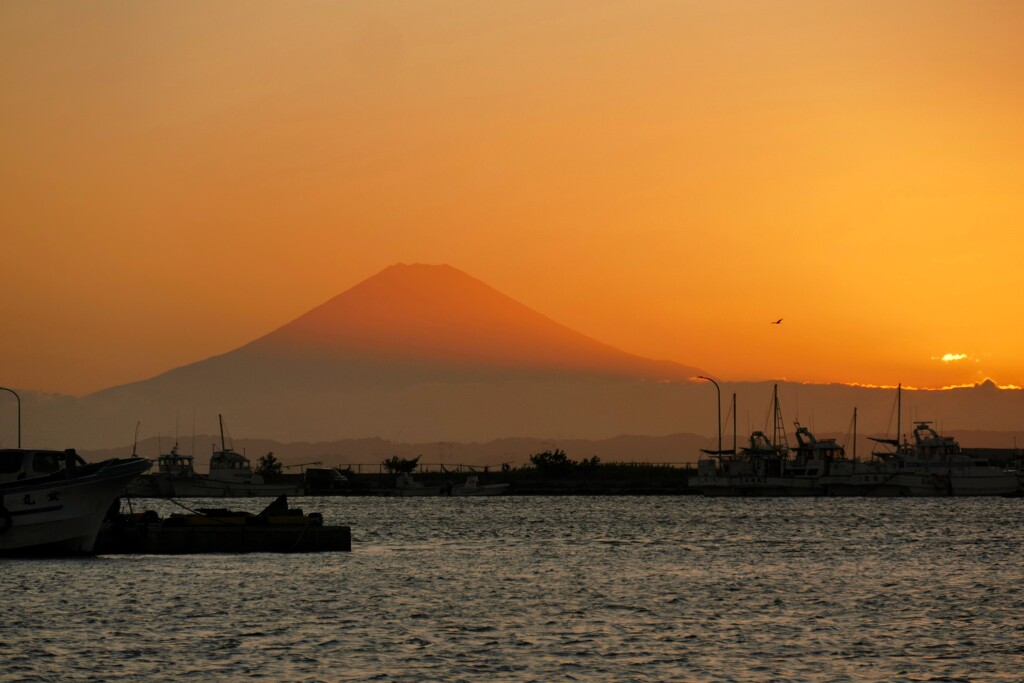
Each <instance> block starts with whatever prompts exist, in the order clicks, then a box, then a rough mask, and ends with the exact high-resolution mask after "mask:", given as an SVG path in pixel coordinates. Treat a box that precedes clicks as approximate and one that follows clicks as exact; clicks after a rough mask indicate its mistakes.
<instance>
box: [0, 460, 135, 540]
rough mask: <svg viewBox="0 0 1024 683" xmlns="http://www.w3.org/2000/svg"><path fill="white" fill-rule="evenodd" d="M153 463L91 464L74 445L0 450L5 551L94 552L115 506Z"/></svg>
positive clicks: (1, 527)
mask: <svg viewBox="0 0 1024 683" xmlns="http://www.w3.org/2000/svg"><path fill="white" fill-rule="evenodd" d="M149 467H150V463H149V461H148V460H145V459H143V458H131V459H113V460H106V461H103V462H99V463H92V464H87V463H86V462H85V461H84V460H82V458H81V457H79V456H78V454H77V453H75V451H74V450H73V449H69V450H66V451H51V450H31V449H20V448H19V449H5V450H0V554H18V555H20V554H58V555H60V554H80V553H91V552H92V551H93V545H94V544H95V542H96V535H97V534H98V533H99V529H100V525H101V524H102V522H103V518H104V516H105V515H106V513H107V510H108V509H109V508H110V506H111V504H112V503H113V502H114V500H115V499H116V498H117V497H118V494H119V493H120V492H121V491H123V490H124V487H125V485H126V484H127V483H128V482H129V481H131V480H132V479H134V478H135V477H137V476H138V475H140V474H142V473H143V472H145V471H146V470H148V469H149Z"/></svg>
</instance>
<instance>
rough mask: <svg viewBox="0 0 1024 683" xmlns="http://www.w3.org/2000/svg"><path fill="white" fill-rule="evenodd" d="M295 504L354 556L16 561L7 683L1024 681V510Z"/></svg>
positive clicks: (979, 504)
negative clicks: (348, 542)
mask: <svg viewBox="0 0 1024 683" xmlns="http://www.w3.org/2000/svg"><path fill="white" fill-rule="evenodd" d="M267 502H268V501H265V500H235V501H230V504H231V507H233V508H235V509H249V510H252V511H258V510H259V509H261V508H262V507H263V505H265V504H266V503H267ZM291 502H292V505H293V507H302V508H304V509H305V510H306V511H307V512H309V511H320V512H322V513H323V514H324V518H325V522H326V523H328V524H348V525H350V526H351V527H352V533H353V548H352V552H351V553H325V554H314V555H267V554H257V555H195V556H106V557H96V558H86V559H67V560H5V561H0V595H2V596H3V597H2V601H3V602H2V605H3V612H2V619H0V680H5V681H7V680H10V681H16V680H26V681H78V680H102V681H181V680H188V679H192V680H201V681H212V680H216V681H231V680H250V679H264V680H272V681H348V680H385V681H421V680H444V681H449V680H450V681H458V680H463V681H492V680H502V681H557V680H568V681H571V680H581V681H593V680H615V681H623V680H631V681H665V680H681V681H689V680H693V681H770V680H777V681H822V680H828V681H846V680H858V681H859V680H864V681H880V680H886V681H959V680H963V681H1020V680H1024V549H1022V548H1024V543H1022V542H1024V523H1022V522H1024V500H1022V499H984V500H982V499H977V500H968V499H945V500H943V499H924V500H906V499H891V500H885V499H881V500H878V499H876V500H870V499H852V500H850V499H844V500H837V499H812V500H788V499H777V500H772V499H765V500H757V499H724V500H708V499H703V498H699V497H636V498H633V497H624V498H619V497H604V498H600V497H593V498H591V497H550V498H532V497H503V498H479V499H473V498H463V499H459V498H421V499H415V498H395V499H388V498H333V499H332V498H301V499H294V500H293V501H291ZM140 503H141V504H142V505H144V506H145V507H149V508H153V509H157V510H158V511H160V512H161V514H168V513H170V512H172V511H175V510H176V509H177V508H175V507H174V506H173V505H171V504H170V503H168V502H166V501H150V500H144V501H136V507H138V505H139V504H140ZM188 504H189V505H190V506H210V502H209V501H205V502H204V501H188ZM219 504H220V502H218V503H217V505H219Z"/></svg>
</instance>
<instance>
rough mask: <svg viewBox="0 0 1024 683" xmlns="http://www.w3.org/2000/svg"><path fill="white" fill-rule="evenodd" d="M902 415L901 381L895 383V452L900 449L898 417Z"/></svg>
mask: <svg viewBox="0 0 1024 683" xmlns="http://www.w3.org/2000/svg"><path fill="white" fill-rule="evenodd" d="M901 417H903V383H902V382H901V383H899V384H897V385H896V452H897V453H899V452H900V451H901V449H902V446H901V445H900V439H901V438H902V436H901V432H902V428H901V425H900V418H901Z"/></svg>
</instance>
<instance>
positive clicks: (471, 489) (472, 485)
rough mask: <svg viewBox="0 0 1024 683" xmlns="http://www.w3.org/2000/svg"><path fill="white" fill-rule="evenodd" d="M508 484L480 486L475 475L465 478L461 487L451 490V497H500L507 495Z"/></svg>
mask: <svg viewBox="0 0 1024 683" xmlns="http://www.w3.org/2000/svg"><path fill="white" fill-rule="evenodd" d="M508 488H509V487H508V484H481V483H480V479H479V478H478V477H477V475H475V474H471V475H469V476H468V477H466V482H465V483H464V484H462V485H461V486H456V487H454V488H452V495H453V496H501V495H504V494H506V493H508Z"/></svg>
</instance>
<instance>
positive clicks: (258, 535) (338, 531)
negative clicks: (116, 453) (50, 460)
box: [95, 496, 352, 555]
mask: <svg viewBox="0 0 1024 683" xmlns="http://www.w3.org/2000/svg"><path fill="white" fill-rule="evenodd" d="M350 550H352V533H351V530H350V529H349V527H347V526H325V525H324V524H323V517H322V516H320V515H319V514H317V513H311V514H308V515H307V514H303V512H302V510H291V509H288V503H287V500H286V499H285V498H284V496H281V497H280V498H278V499H277V500H276V501H274V503H272V504H271V505H270V506H269V507H268V508H267V509H266V510H264V511H263V512H261V513H260V514H258V515H254V514H251V513H248V512H235V511H232V510H225V509H200V510H197V511H196V512H195V513H194V514H187V515H186V514H174V515H171V516H170V517H168V518H166V519H161V518H160V517H159V516H158V515H157V514H156V513H155V512H153V511H152V510H148V511H146V512H142V513H138V514H134V515H121V514H116V515H111V516H108V519H107V520H106V521H104V523H103V526H102V527H101V528H100V533H99V536H98V537H97V539H96V546H95V552H96V554H98V555H124V554H144V555H187V554H197V553H318V552H338V551H350Z"/></svg>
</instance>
